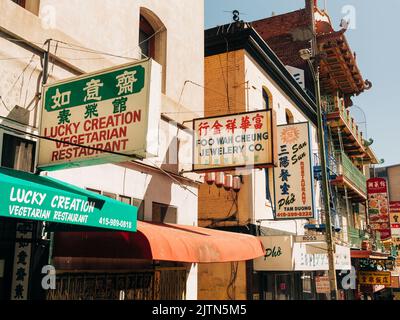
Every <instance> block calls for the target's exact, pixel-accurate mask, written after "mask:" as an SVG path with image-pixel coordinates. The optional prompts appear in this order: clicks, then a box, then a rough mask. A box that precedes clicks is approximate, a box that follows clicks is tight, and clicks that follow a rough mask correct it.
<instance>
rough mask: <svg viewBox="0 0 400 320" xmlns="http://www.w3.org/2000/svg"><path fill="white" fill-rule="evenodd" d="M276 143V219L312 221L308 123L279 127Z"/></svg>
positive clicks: (312, 198)
mask: <svg viewBox="0 0 400 320" xmlns="http://www.w3.org/2000/svg"><path fill="white" fill-rule="evenodd" d="M277 140H278V142H277V147H278V150H277V153H278V166H277V167H276V168H274V187H275V218H276V219H306V218H313V217H314V192H313V183H312V182H313V178H312V168H311V145H310V144H311V143H310V128H309V124H308V122H304V123H296V124H289V125H282V126H278V130H277Z"/></svg>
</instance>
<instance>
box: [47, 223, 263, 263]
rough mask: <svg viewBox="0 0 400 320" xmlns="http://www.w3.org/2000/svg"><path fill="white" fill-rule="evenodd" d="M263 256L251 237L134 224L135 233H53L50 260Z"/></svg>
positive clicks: (220, 259)
mask: <svg viewBox="0 0 400 320" xmlns="http://www.w3.org/2000/svg"><path fill="white" fill-rule="evenodd" d="M263 255H264V249H263V246H262V244H261V242H260V241H259V240H258V239H257V238H256V237H254V236H251V235H247V234H242V233H236V232H227V231H219V230H213V229H207V228H200V227H193V226H183V225H176V224H160V223H149V222H141V221H138V223H137V232H134V233H131V232H119V231H117V232H57V233H55V246H54V254H53V256H54V257H86V258H107V259H146V260H163V261H178V262H191V263H212V262H229V261H244V260H251V259H254V258H258V257H261V256H263Z"/></svg>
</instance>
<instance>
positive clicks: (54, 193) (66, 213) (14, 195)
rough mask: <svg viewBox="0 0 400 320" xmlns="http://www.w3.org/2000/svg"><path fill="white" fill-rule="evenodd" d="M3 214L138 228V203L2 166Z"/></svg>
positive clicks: (0, 207) (0, 202) (0, 199)
mask: <svg viewBox="0 0 400 320" xmlns="http://www.w3.org/2000/svg"><path fill="white" fill-rule="evenodd" d="M0 194H1V197H0V217H7V218H18V219H27V220H39V221H48V222H56V223H66V224H74V225H80V226H86V227H97V228H106V229H113V230H121V231H131V232H135V231H136V222H137V210H138V208H137V207H134V206H130V205H127V204H125V203H122V202H119V201H117V200H114V199H111V198H107V197H105V196H102V195H99V194H96V193H93V192H89V191H87V190H84V189H81V188H78V187H75V186H73V185H69V184H67V183H64V182H62V181H59V180H56V179H52V178H48V177H43V176H38V175H34V174H31V173H26V172H21V171H16V170H10V169H5V168H0Z"/></svg>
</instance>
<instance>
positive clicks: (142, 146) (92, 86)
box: [38, 60, 161, 170]
mask: <svg viewBox="0 0 400 320" xmlns="http://www.w3.org/2000/svg"><path fill="white" fill-rule="evenodd" d="M42 96H43V99H42V100H43V105H42V114H41V126H40V135H41V136H43V137H46V138H48V139H42V140H41V141H40V146H39V160H38V162H39V164H38V166H39V167H42V168H45V169H46V170H51V169H57V168H65V167H73V166H75V167H76V166H80V165H89V164H100V163H107V162H117V161H124V160H126V159H128V157H129V156H137V157H140V158H145V157H146V156H156V155H157V153H158V128H159V119H160V109H161V67H160V66H159V65H158V64H157V63H155V62H154V61H152V60H144V61H140V62H135V63H130V64H126V65H122V66H117V67H113V68H109V69H105V70H101V71H97V72H94V73H90V74H84V75H82V76H79V77H74V78H71V79H67V80H62V81H59V82H55V83H51V84H48V85H46V86H44V87H43V94H42ZM81 146H85V147H86V148H85V147H81ZM125 155H126V156H125Z"/></svg>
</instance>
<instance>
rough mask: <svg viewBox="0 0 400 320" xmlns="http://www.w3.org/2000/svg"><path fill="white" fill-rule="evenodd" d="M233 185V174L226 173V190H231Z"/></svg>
mask: <svg viewBox="0 0 400 320" xmlns="http://www.w3.org/2000/svg"><path fill="white" fill-rule="evenodd" d="M232 187H233V176H232V175H231V174H227V175H225V179H224V189H225V190H226V191H229V190H231V189H232Z"/></svg>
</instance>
